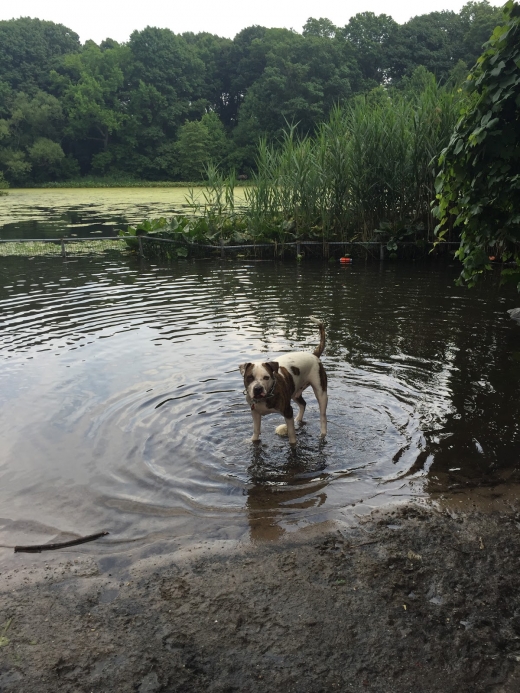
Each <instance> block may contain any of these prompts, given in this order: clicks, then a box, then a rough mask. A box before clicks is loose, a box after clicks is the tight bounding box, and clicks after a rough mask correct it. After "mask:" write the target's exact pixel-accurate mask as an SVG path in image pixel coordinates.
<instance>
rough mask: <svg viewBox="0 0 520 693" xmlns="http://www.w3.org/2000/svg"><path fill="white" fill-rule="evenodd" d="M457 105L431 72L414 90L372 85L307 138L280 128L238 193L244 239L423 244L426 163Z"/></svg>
mask: <svg viewBox="0 0 520 693" xmlns="http://www.w3.org/2000/svg"><path fill="white" fill-rule="evenodd" d="M460 99H461V95H460V94H459V93H458V92H454V91H453V90H450V89H448V88H445V87H441V86H439V85H438V84H437V83H436V81H435V78H434V77H433V75H432V76H431V78H430V79H428V80H427V81H426V84H425V85H424V87H423V89H422V91H420V92H418V93H417V92H409V93H407V92H404V93H397V92H395V93H387V92H386V91H385V90H383V89H381V88H380V89H378V90H376V91H375V92H374V93H371V94H368V95H367V96H363V97H358V98H356V99H355V100H354V102H353V103H352V104H351V105H349V106H347V107H343V108H340V107H339V106H338V107H335V108H334V109H333V110H332V112H331V114H330V117H329V120H328V121H327V122H325V123H323V124H322V125H321V127H320V128H319V129H318V132H317V133H316V135H315V136H314V137H312V138H311V137H303V138H299V137H297V135H296V134H295V129H294V128H288V129H287V131H286V132H285V134H284V137H283V139H282V141H281V142H280V143H279V144H278V146H276V145H273V144H269V143H267V142H266V141H265V140H262V141H261V142H260V144H259V148H258V157H257V172H256V173H255V174H254V175H253V180H252V183H253V185H252V186H251V187H250V188H248V189H247V191H246V201H247V208H246V217H247V225H248V230H249V234H250V235H251V237H253V238H263V237H273V236H274V237H275V238H276V239H277V240H279V241H280V242H282V243H283V242H284V240H287V238H288V237H289V236H290V237H291V238H321V239H323V240H324V241H327V240H332V239H337V240H356V239H357V240H364V241H367V240H371V239H373V238H376V237H377V238H381V234H383V235H384V236H385V237H386V238H387V239H388V238H399V237H402V235H403V234H408V235H410V234H413V235H414V236H415V237H416V238H418V237H422V238H424V239H425V240H431V239H432V237H433V236H432V230H433V222H432V218H431V214H430V203H431V201H432V200H433V199H434V197H435V195H434V179H435V171H434V161H435V159H436V157H437V155H438V154H439V153H440V151H441V150H442V149H443V147H444V146H445V145H446V143H447V141H448V139H449V136H450V134H451V131H452V129H453V127H454V125H455V122H456V120H457V117H458V113H459V110H460ZM377 233H379V234H380V235H379V236H377V235H376V234H377Z"/></svg>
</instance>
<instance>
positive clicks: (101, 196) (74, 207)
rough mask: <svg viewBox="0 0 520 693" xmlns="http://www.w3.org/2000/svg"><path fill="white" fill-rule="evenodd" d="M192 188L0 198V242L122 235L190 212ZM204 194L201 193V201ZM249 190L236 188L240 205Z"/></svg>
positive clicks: (18, 192)
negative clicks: (143, 223)
mask: <svg viewBox="0 0 520 693" xmlns="http://www.w3.org/2000/svg"><path fill="white" fill-rule="evenodd" d="M189 192H190V191H189V189H188V188H68V189H67V188H63V189H60V188H57V189H53V188H49V189H47V188H44V189H15V190H10V191H9V194H8V195H6V196H3V197H0V238H61V237H62V236H72V237H78V238H86V237H90V236H93V237H96V235H97V236H99V235H102V236H114V235H117V231H118V229H121V228H126V227H127V226H128V224H135V223H138V222H140V221H143V220H144V219H150V218H157V217H161V216H164V217H170V216H172V215H173V214H183V213H186V212H189V207H188V203H187V201H186V198H187V197H188V195H189ZM201 195H202V189H200V188H199V189H195V197H196V198H200V196H201ZM243 195H244V188H237V189H236V195H235V197H236V202H237V204H240V202H241V201H242V200H243Z"/></svg>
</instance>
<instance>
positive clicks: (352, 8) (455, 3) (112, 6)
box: [0, 0, 504, 43]
mask: <svg viewBox="0 0 520 693" xmlns="http://www.w3.org/2000/svg"><path fill="white" fill-rule="evenodd" d="M464 4H465V1H464V0H462V1H459V0H420V1H419V2H411V1H410V0H408V1H407V2H404V1H403V0H395V1H394V2H390V0H386V1H385V0H321V1H320V2H316V1H314V2H311V1H310V0H299V2H288V0H259V1H258V2H251V0H242V1H241V2H233V3H231V2H229V1H227V2H226V0H223V1H221V2H218V1H217V0H196V1H192V2H190V1H189V0H187V1H186V0H183V1H182V2H179V0H164V1H163V2H159V1H158V0H127V1H126V2H123V1H122V0H86V1H85V0H15V2H12V3H11V2H7V0H3V2H0V19H13V18H17V17H37V18H39V19H50V20H52V21H53V22H58V23H60V24H65V26H67V27H69V28H70V29H72V30H73V31H75V32H76V33H77V34H79V37H80V39H81V41H82V42H84V41H86V40H87V39H93V40H94V41H96V43H99V42H100V41H102V40H103V39H104V38H107V37H110V38H112V39H115V40H116V41H119V42H123V41H127V40H128V38H129V36H130V34H131V33H132V31H134V30H135V29H144V27H146V26H148V25H150V26H158V27H167V28H169V29H171V30H172V31H174V32H175V33H183V32H184V31H193V32H195V33H197V32H199V31H209V32H211V33H213V34H218V35H219V36H227V37H229V38H233V36H235V34H237V33H238V32H239V31H240V30H241V29H244V28H245V27H247V26H251V25H253V24H260V25H262V26H267V27H287V28H293V29H295V30H296V31H301V29H302V26H303V25H304V24H305V22H306V21H307V19H308V18H309V17H315V18H319V17H327V19H330V20H331V21H332V22H333V23H334V24H336V25H337V26H344V25H345V24H346V23H347V22H348V20H349V17H351V16H352V15H355V14H357V13H358V12H367V11H370V12H375V13H376V14H389V15H390V16H391V17H393V18H394V19H395V20H396V21H397V22H399V23H400V24H402V23H403V22H406V21H407V20H408V19H409V18H410V17H413V16H414V15H417V14H426V13H428V12H434V11H440V10H454V11H455V12H458V11H459V10H460V8H461V7H462V6H463V5H464ZM503 4H504V1H502V0H498V1H497V0H491V5H494V6H496V7H500V6H502V5H503Z"/></svg>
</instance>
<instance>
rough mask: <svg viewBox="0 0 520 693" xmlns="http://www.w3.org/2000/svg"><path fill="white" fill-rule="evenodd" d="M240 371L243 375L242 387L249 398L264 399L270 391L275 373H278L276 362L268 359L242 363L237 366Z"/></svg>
mask: <svg viewBox="0 0 520 693" xmlns="http://www.w3.org/2000/svg"><path fill="white" fill-rule="evenodd" d="M239 369H240V372H241V373H242V375H243V376H244V387H245V388H246V394H247V395H249V397H250V398H251V399H265V397H266V396H267V395H268V394H269V393H270V392H271V390H272V388H273V385H274V383H275V374H276V373H278V363H277V362H276V361H268V362H267V363H259V362H257V363H243V364H242V365H241V366H239Z"/></svg>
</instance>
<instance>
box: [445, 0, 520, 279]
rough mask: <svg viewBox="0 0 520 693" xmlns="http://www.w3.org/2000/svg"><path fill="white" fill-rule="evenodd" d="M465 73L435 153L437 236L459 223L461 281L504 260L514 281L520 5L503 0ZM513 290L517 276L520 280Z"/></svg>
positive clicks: (518, 245)
mask: <svg viewBox="0 0 520 693" xmlns="http://www.w3.org/2000/svg"><path fill="white" fill-rule="evenodd" d="M504 19H505V23H504V25H502V26H499V27H497V28H496V29H495V30H494V32H493V34H492V36H491V39H490V41H489V42H488V43H487V44H486V50H485V52H484V53H483V54H482V55H481V56H480V58H479V59H478V61H477V64H476V65H475V67H474V68H473V69H472V71H471V72H470V75H469V77H468V80H467V82H466V88H467V90H468V91H469V93H470V99H469V104H468V105H467V106H466V107H465V109H464V110H463V112H462V114H461V116H462V117H461V119H460V120H459V122H458V124H457V126H456V128H455V131H454V133H453V135H452V137H451V140H450V142H449V144H448V146H447V147H446V149H444V150H443V152H442V153H441V156H440V158H439V164H440V172H439V174H438V177H437V181H436V193H437V206H436V209H435V213H436V215H437V217H438V219H439V222H440V223H439V225H438V226H437V229H436V232H437V235H438V237H439V239H440V240H442V238H443V237H444V235H445V234H446V233H447V231H448V230H449V228H450V227H451V226H458V227H460V228H461V244H460V248H459V250H458V251H457V256H458V257H459V259H460V260H461V262H462V265H463V269H462V272H461V282H462V283H467V284H468V285H469V286H473V285H474V284H475V282H476V281H477V279H478V277H479V275H481V274H482V273H483V272H485V271H486V270H487V269H490V268H491V265H490V261H489V256H490V255H491V256H494V257H496V258H497V259H499V260H502V261H504V262H507V263H509V264H510V265H512V266H516V268H514V267H513V269H512V268H511V267H509V269H508V270H507V271H505V272H503V279H504V280H512V279H514V280H516V281H519V280H520V6H519V5H518V3H517V2H514V1H513V0H509V2H507V3H506V5H505V6H504ZM519 290H520V283H519Z"/></svg>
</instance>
